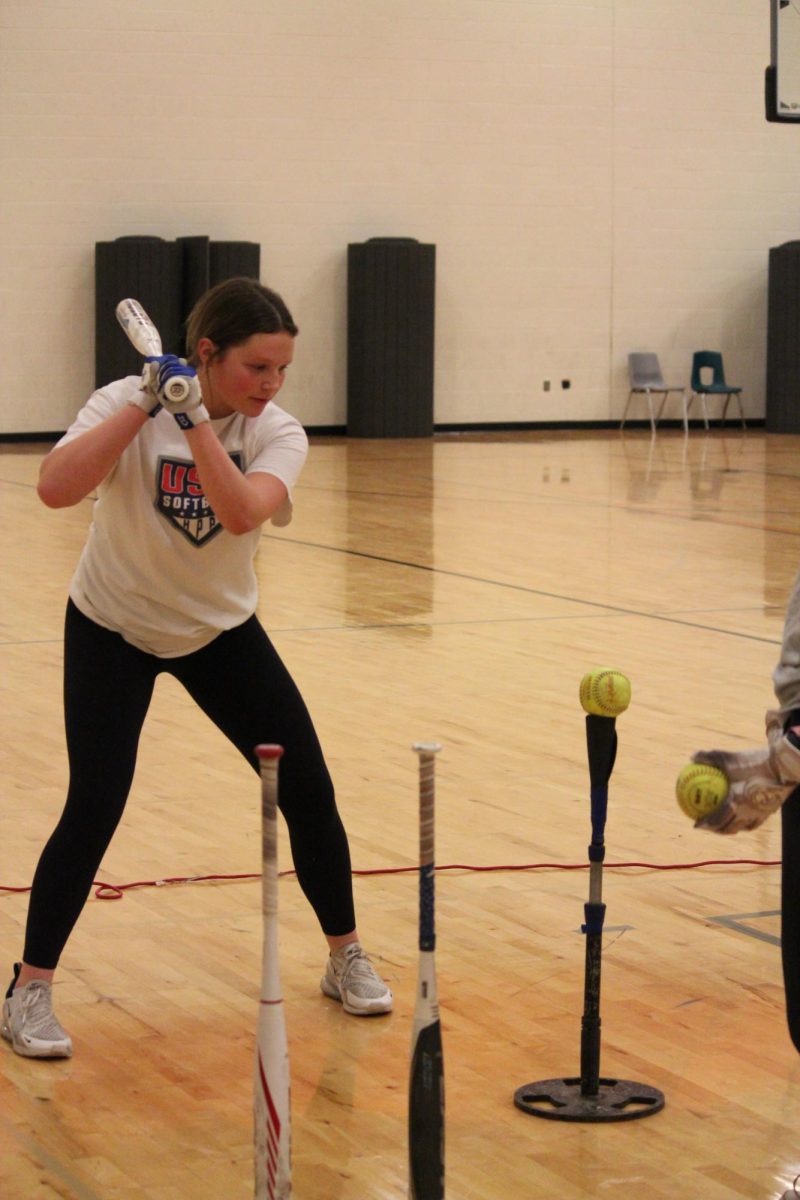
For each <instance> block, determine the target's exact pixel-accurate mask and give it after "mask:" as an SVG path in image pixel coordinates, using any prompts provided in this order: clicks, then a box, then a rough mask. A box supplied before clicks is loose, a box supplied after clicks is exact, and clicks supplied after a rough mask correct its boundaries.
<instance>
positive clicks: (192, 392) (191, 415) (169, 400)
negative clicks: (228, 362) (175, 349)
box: [145, 354, 209, 429]
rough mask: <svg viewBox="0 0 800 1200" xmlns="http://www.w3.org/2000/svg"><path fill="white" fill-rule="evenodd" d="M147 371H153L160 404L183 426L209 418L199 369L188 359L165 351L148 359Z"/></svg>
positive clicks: (184, 427)
mask: <svg viewBox="0 0 800 1200" xmlns="http://www.w3.org/2000/svg"><path fill="white" fill-rule="evenodd" d="M145 370H146V371H147V370H149V371H150V372H151V378H152V384H151V387H152V388H153V390H154V391H155V392H156V395H157V396H158V400H159V403H160V404H161V406H162V407H163V409H164V411H165V412H168V413H171V414H172V416H173V417H174V418H175V421H176V422H177V423H178V425H180V427H181V429H193V428H194V426H195V425H200V424H201V423H202V422H203V421H208V420H209V416H208V410H207V409H206V406H205V405H204V404H203V395H202V392H201V391H200V381H199V380H198V378H197V372H196V371H195V369H194V367H190V366H189V364H188V363H187V361H186V359H185V358H178V357H176V355H174V354H162V355H160V356H159V357H158V358H152V359H148V360H147V362H146V366H145Z"/></svg>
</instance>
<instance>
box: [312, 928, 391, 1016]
mask: <svg viewBox="0 0 800 1200" xmlns="http://www.w3.org/2000/svg"><path fill="white" fill-rule="evenodd" d="M319 986H320V987H321V988H322V991H323V992H324V993H325V995H326V996H330V997H331V999H332V1000H338V1001H339V1002H340V1003H341V1005H342V1008H343V1009H344V1011H345V1012H348V1013H352V1014H353V1016H356V1017H367V1016H371V1015H372V1014H374V1013H387V1012H391V1011H392V993H391V992H390V990H389V988H388V987H387V986H386V984H385V983H384V982H383V980H382V979H381V977H380V975H379V974H378V972H377V971H376V970H375V968H374V967H373V965H372V963H371V962H370V961H369V959H368V958H367V956H366V954H365V953H364V951H363V950H362V948H361V943H360V942H348V944H347V945H346V946H342V947H341V948H340V949H339V950H334V952H333V954H331V956H330V958H329V959H328V965H327V967H326V969H325V974H324V975H323V976H322V979H321V980H320V984H319Z"/></svg>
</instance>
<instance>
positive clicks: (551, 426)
mask: <svg viewBox="0 0 800 1200" xmlns="http://www.w3.org/2000/svg"><path fill="white" fill-rule="evenodd" d="M711 427H712V428H713V429H721V428H722V427H723V426H722V422H721V421H711ZM724 427H725V428H726V429H730V430H731V432H736V430H738V429H740V428H741V426H740V425H739V423H738V422H737V421H733V420H731V421H726V422H725V426H724ZM649 428H650V422H649V421H647V420H644V421H626V422H625V429H630V430H634V429H649ZM658 428H659V429H683V422H682V421H681V420H668V421H660V422H659V425H658ZM689 428H690V429H702V428H703V422H702V421H690V422H689ZM747 428H748V429H763V428H764V418H763V417H758V418H748V421H747ZM305 429H306V433H307V434H308V435H309V437H347V426H346V425H306V427H305ZM584 429H617V430H618V429H619V421H470V422H469V424H464V423H453V424H450V423H443V424H441V425H434V427H433V432H434V434H437V433H529V432H536V431H538V432H541V433H547V432H553V433H557V432H563V431H572V432H576V431H580V430H584ZM624 432H625V430H623V433H624ZM63 435H64V430H63V429H62V430H60V431H59V430H53V431H51V432H42V433H0V443H2V442H7V443H12V442H19V443H25V442H29V443H31V444H32V445H33V444H35V443H38V442H48V443H53V442H57V441H58V439H59V438H60V437H63ZM376 440H381V439H376ZM382 440H384V441H391V440H392V439H391V438H384V439H382Z"/></svg>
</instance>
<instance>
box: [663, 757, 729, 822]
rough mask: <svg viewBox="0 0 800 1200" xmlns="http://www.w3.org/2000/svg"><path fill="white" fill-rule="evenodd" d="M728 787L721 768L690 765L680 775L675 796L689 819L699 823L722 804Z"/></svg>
mask: <svg viewBox="0 0 800 1200" xmlns="http://www.w3.org/2000/svg"><path fill="white" fill-rule="evenodd" d="M728 786H729V785H728V777H727V776H726V774H725V772H724V771H720V769H719V767H710V766H708V765H707V764H706V763H688V764H687V765H686V766H685V767H684V768H683V770H682V771H681V773H680V774H679V775H678V779H677V782H676V784H675V795H676V797H677V800H678V804H679V805H680V807H681V808H682V809H683V811H684V812H685V813H686V815H687V817H691V818H692V820H693V821H699V820H700V818H701V817H707V816H708V814H709V813H712V812H713V811H714V809H715V808H717V807H718V806H719V805H720V804H722V801H723V800H724V799H725V797H726V796H727V794H728Z"/></svg>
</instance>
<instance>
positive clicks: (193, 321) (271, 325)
mask: <svg viewBox="0 0 800 1200" xmlns="http://www.w3.org/2000/svg"><path fill="white" fill-rule="evenodd" d="M254 333H288V334H291V336H292V337H295V336H296V335H297V333H298V328H297V326H296V325H295V323H294V321H293V319H292V314H291V313H290V312H289V309H288V308H287V307H286V304H285V303H284V301H283V300H282V299H281V297H280V296H279V295H278V293H277V292H273V291H272V289H271V288H268V287H264V285H263V284H261V283H259V282H258V280H257V279H248V278H246V277H245V276H241V277H238V276H237V277H235V278H233V279H224V280H223V281H222V283H218V284H216V285H215V286H214V287H212V288H209V290H208V291H207V292H205V293H204V295H202V296H201V297H200V299H199V300H198V301H197V303H196V304H195V306H194V308H193V309H192V311H191V312H190V313H189V318H188V320H187V322H186V357H187V358H188V360H189V362H191V363H194V364H195V365H197V357H196V356H197V343H198V342H199V341H200V339H201V338H204V337H205V338H209V339H210V340H211V341H212V342H213V343H214V345H215V346H216V347H217V351H216V352H217V353H218V354H224V352H225V351H226V350H228V349H230V347H231V346H238V345H241V343H242V342H246V341H247V339H248V338H249V337H252V336H253V334H254Z"/></svg>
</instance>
